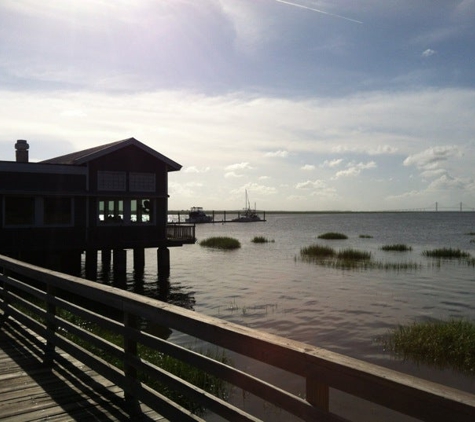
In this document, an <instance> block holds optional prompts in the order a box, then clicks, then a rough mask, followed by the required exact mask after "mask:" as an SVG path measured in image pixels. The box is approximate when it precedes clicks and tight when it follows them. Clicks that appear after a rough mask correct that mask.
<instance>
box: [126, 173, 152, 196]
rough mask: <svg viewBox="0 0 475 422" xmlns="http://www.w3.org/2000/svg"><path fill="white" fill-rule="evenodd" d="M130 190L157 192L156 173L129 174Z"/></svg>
mask: <svg viewBox="0 0 475 422" xmlns="http://www.w3.org/2000/svg"><path fill="white" fill-rule="evenodd" d="M129 190H130V191H131V192H155V173H133V172H131V173H130V174H129Z"/></svg>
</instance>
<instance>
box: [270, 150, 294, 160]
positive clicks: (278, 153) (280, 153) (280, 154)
mask: <svg viewBox="0 0 475 422" xmlns="http://www.w3.org/2000/svg"><path fill="white" fill-rule="evenodd" d="M288 155H289V153H288V151H284V150H279V151H273V152H266V153H265V154H264V157H279V158H285V157H288Z"/></svg>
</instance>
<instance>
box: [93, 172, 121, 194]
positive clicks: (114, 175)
mask: <svg viewBox="0 0 475 422" xmlns="http://www.w3.org/2000/svg"><path fill="white" fill-rule="evenodd" d="M125 187H126V174H125V172H123V171H98V172H97V190H108V191H120V192H124V191H125Z"/></svg>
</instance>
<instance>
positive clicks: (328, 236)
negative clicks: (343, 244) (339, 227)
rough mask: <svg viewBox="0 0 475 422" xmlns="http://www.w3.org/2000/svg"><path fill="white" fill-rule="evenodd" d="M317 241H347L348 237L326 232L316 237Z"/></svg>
mask: <svg viewBox="0 0 475 422" xmlns="http://www.w3.org/2000/svg"><path fill="white" fill-rule="evenodd" d="M318 238H319V239H326V240H342V239H348V236H347V235H346V234H343V233H336V232H328V233H323V234H321V235H320V236H318Z"/></svg>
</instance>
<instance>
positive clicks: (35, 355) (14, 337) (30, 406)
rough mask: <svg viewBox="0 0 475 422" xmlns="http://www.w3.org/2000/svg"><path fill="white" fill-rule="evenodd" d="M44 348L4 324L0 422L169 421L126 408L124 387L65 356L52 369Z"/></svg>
mask: <svg viewBox="0 0 475 422" xmlns="http://www.w3.org/2000/svg"><path fill="white" fill-rule="evenodd" d="M1 319H2V316H1V315H0V320H1ZM43 350H44V340H43V339H39V338H38V337H37V336H36V335H35V334H32V333H31V332H28V331H27V330H26V329H25V328H22V327H20V326H19V325H18V324H17V323H15V322H12V321H11V320H7V321H6V322H3V323H1V324H0V420H2V421H15V422H21V421H25V422H26V421H28V422H30V421H45V420H48V421H71V420H81V421H129V420H133V421H162V422H163V421H165V419H164V418H163V417H162V416H160V415H158V414H157V413H155V412H153V411H152V410H150V409H149V408H148V407H146V406H145V405H140V406H131V405H127V403H126V401H125V400H124V394H123V392H122V390H121V389H120V388H118V387H116V386H115V385H113V384H112V383H111V382H110V381H108V380H107V379H106V378H104V377H102V376H100V375H98V374H97V373H95V372H93V371H92V370H91V369H89V368H87V367H86V366H85V365H84V364H82V363H81V362H78V361H76V360H74V359H72V358H71V357H70V356H68V355H66V354H63V353H61V352H59V353H57V354H55V356H54V359H55V364H54V365H53V366H52V367H48V365H46V364H45V363H43V358H44V353H43Z"/></svg>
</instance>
